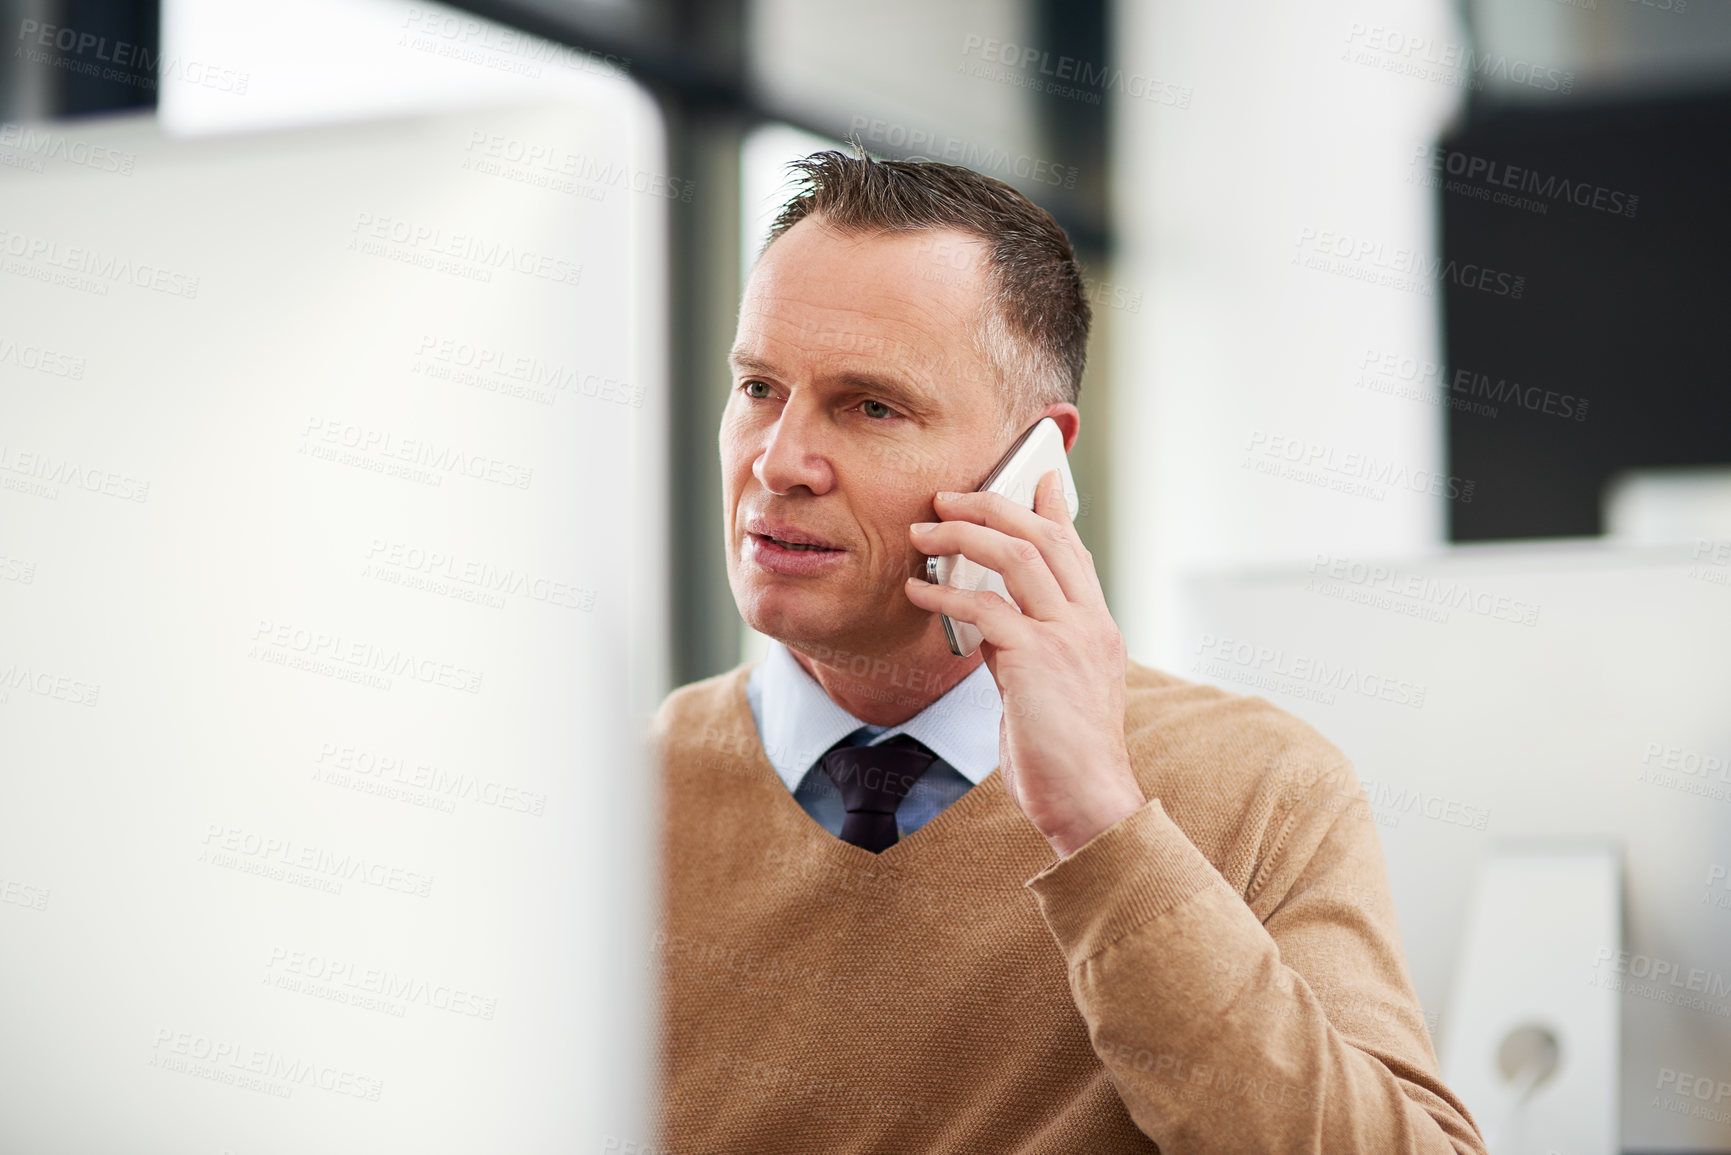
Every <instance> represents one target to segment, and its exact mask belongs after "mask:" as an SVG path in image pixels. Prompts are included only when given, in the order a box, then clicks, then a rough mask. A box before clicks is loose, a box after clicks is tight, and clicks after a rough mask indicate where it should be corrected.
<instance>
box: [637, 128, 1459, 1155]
mask: <svg viewBox="0 0 1731 1155" xmlns="http://www.w3.org/2000/svg"><path fill="white" fill-rule="evenodd" d="M796 168H797V169H798V170H799V172H800V173H801V176H802V184H801V188H800V190H799V192H798V195H797V196H796V197H795V198H794V199H793V200H792V201H790V202H789V203H788V204H787V205H786V207H785V208H784V210H783V212H782V214H781V216H780V218H779V219H778V220H777V222H776V224H775V226H774V229H773V230H772V233H771V239H770V242H769V244H768V245H767V246H766V248H765V251H764V253H763V255H762V257H761V259H760V260H759V261H758V264H757V267H756V268H755V270H754V271H753V273H752V276H751V280H750V283H749V285H748V286H747V289H746V293H745V300H744V303H743V305H742V307H741V310H740V319H739V331H738V339H737V342H736V344H735V346H734V350H733V356H732V362H733V375H732V376H733V380H732V394H731V397H730V399H729V401H728V404H727V409H726V412H725V414H724V416H723V418H722V422H721V436H720V443H721V465H722V472H723V489H724V497H723V516H724V518H725V524H726V539H727V548H728V559H727V564H728V578H729V581H730V582H731V584H732V587H733V595H734V598H735V600H736V601H737V603H738V605H739V610H740V613H741V614H742V615H743V616H744V618H745V620H746V621H747V622H748V623H750V624H751V626H752V627H753V628H755V629H757V630H759V631H760V632H762V633H764V634H767V635H768V636H769V637H770V638H772V639H774V642H773V643H772V645H771V648H770V651H769V655H768V657H767V658H766V660H764V661H763V662H761V663H758V664H754V665H748V666H741V667H739V668H737V669H735V670H732V671H730V672H729V673H726V674H722V675H719V676H717V677H714V678H710V679H707V680H705V681H701V682H697V683H694V684H692V685H689V686H685V687H682V688H680V689H679V690H676V691H675V692H674V693H673V694H671V695H669V697H668V699H667V700H666V702H665V703H663V705H662V708H661V711H660V712H659V714H658V715H657V718H656V734H657V740H658V742H659V743H660V749H661V752H662V782H661V789H662V806H663V820H664V826H663V830H664V835H663V837H664V840H665V841H664V848H663V849H664V857H663V864H664V883H663V886H664V890H663V909H662V929H661V931H660V933H659V934H658V935H657V936H656V942H657V945H658V947H659V948H660V951H659V958H660V966H661V976H662V995H663V1004H662V1015H663V1028H662V1030H663V1036H662V1041H661V1047H662V1049H661V1058H662V1076H663V1079H662V1087H661V1091H662V1098H661V1106H662V1111H663V1115H662V1119H661V1133H660V1137H659V1142H660V1144H661V1146H663V1147H664V1148H665V1149H666V1150H667V1151H668V1152H677V1153H678V1155H688V1153H691V1152H708V1151H733V1152H753V1153H757V1152H782V1151H785V1152H834V1151H907V1152H929V1151H955V1152H994V1153H995V1152H1054V1153H1056V1152H1063V1153H1066V1155H1069V1153H1075V1152H1107V1151H1110V1152H1119V1151H1155V1150H1160V1151H1165V1152H1168V1153H1175V1152H1223V1153H1231V1155H1246V1153H1249V1152H1279V1153H1281V1155H1292V1153H1295V1152H1319V1153H1326V1155H1348V1153H1363V1155H1396V1153H1400V1152H1480V1153H1481V1155H1482V1152H1483V1146H1482V1143H1481V1140H1480V1138H1479V1136H1478V1134H1477V1132H1476V1131H1475V1129H1474V1125H1473V1123H1472V1121H1471V1119H1470V1118H1469V1117H1468V1115H1467V1112H1466V1110H1465V1109H1464V1108H1463V1107H1462V1106H1461V1104H1460V1103H1459V1102H1458V1101H1457V1100H1456V1099H1455V1098H1454V1097H1453V1096H1452V1095H1451V1094H1450V1093H1449V1092H1448V1090H1447V1089H1446V1088H1445V1087H1444V1086H1443V1085H1442V1083H1441V1081H1440V1080H1439V1079H1438V1077H1437V1069H1436V1060H1435V1057H1434V1055H1433V1053H1432V1051H1431V1047H1430V1042H1429V1039H1428V1037H1427V1035H1426V1033H1425V1026H1424V1020H1423V1016H1422V1014H1421V1012H1420V1009H1419V1007H1418V1004H1417V1002H1416V1000H1415V998H1414V996H1413V993H1412V988H1411V983H1410V980H1409V978H1408V976H1407V972H1406V966H1405V962H1404V960H1403V958H1402V954H1401V949H1400V941H1399V934H1398V929H1397V927H1396V924H1395V917H1394V912H1393V909H1392V906H1391V904H1390V901H1389V897H1388V886H1387V881H1386V877H1385V873H1384V869H1383V865H1382V858H1381V852H1380V849H1379V847H1378V843H1377V839H1376V834H1375V828H1374V826H1373V825H1372V824H1371V822H1370V821H1369V820H1368V814H1367V809H1366V807H1365V804H1364V801H1363V797H1362V793H1361V792H1360V788H1359V785H1358V782H1357V779H1356V777H1355V775H1354V773H1353V771H1352V769H1351V768H1350V767H1349V766H1348V765H1347V763H1346V760H1345V759H1344V758H1343V757H1342V755H1341V754H1340V753H1339V751H1337V750H1336V749H1334V747H1332V746H1331V745H1329V744H1328V743H1327V742H1326V741H1324V740H1323V739H1322V738H1321V737H1320V736H1318V735H1317V734H1316V733H1315V732H1314V731H1312V730H1311V729H1309V728H1308V727H1307V726H1305V725H1304V724H1303V723H1302V722H1300V721H1298V720H1297V719H1295V718H1293V717H1291V716H1290V715H1287V714H1285V713H1283V712H1281V711H1280V710H1277V709H1275V708H1274V707H1273V706H1271V705H1269V704H1268V703H1267V702H1265V701H1262V700H1261V699H1258V698H1249V697H1243V696H1240V695H1235V694H1229V693H1225V692H1223V691H1220V690H1217V689H1213V688H1211V687H1205V686H1199V685H1194V684H1191V683H1188V682H1185V681H1183V680H1181V679H1179V678H1175V677H1172V676H1170V675H1167V674H1163V673H1159V672H1157V671H1155V670H1152V669H1148V668H1146V667H1143V666H1140V665H1137V664H1136V663H1134V662H1128V661H1127V660H1126V657H1125V653H1124V644H1123V639H1122V637H1121V635H1120V634H1119V631H1118V629H1117V626H1116V625H1115V624H1114V622H1113V620H1112V616H1111V614H1110V612H1109V611H1108V609H1107V607H1106V603H1105V599H1104V598H1103V596H1102V595H1101V591H1100V584H1099V580H1098V578H1097V577H1096V575H1095V571H1094V565H1093V560H1092V558H1091V556H1090V555H1089V553H1088V551H1087V550H1086V549H1085V548H1083V546H1082V544H1081V542H1080V540H1079V539H1078V537H1077V534H1076V530H1075V527H1074V526H1073V525H1072V524H1071V521H1070V518H1069V516H1068V512H1067V510H1066V508H1065V503H1064V501H1063V498H1062V495H1061V493H1060V492H1058V491H1057V489H1056V484H1055V483H1056V475H1055V474H1048V475H1047V477H1046V478H1045V479H1043V482H1042V485H1041V487H1040V489H1039V491H1038V492H1037V495H1036V498H1035V508H1034V509H1033V510H1028V509H1025V508H1020V507H1018V506H1017V505H1015V504H1014V503H1012V502H1010V501H1008V500H1006V499H1003V498H999V497H995V496H991V495H985V494H977V493H972V492H970V491H972V490H974V489H975V488H976V487H977V486H978V485H979V483H980V482H981V481H982V479H983V478H984V477H985V476H986V475H987V474H988V473H989V472H990V471H991V469H992V467H993V465H994V464H996V462H997V461H998V459H999V458H1000V457H1001V456H1002V455H1003V453H1004V452H1005V450H1006V449H1007V448H1008V447H1009V446H1010V445H1011V444H1012V442H1014V440H1015V438H1016V436H1017V435H1018V434H1019V433H1020V432H1021V431H1022V430H1024V429H1026V428H1028V427H1029V426H1030V425H1032V424H1033V423H1034V422H1036V421H1038V420H1039V419H1040V418H1042V417H1051V418H1052V419H1053V420H1054V421H1055V422H1056V423H1057V425H1058V426H1059V428H1060V429H1061V430H1062V432H1063V435H1064V445H1065V449H1066V450H1068V449H1070V448H1071V447H1072V446H1073V445H1074V444H1075V441H1076V437H1077V433H1078V430H1079V428H1080V417H1079V414H1078V411H1077V408H1076V405H1075V400H1076V395H1077V390H1078V387H1079V385H1080V382H1081V377H1082V367H1083V356H1084V349H1085V345H1086V341H1087V334H1088V324H1089V309H1088V304H1087V301H1086V298H1085V296H1084V292H1083V285H1082V280H1081V275H1080V272H1079V270H1078V268H1077V266H1076V262H1075V259H1074V256H1073V253H1072V251H1071V248H1070V244H1069V242H1068V239H1067V238H1066V237H1065V236H1064V233H1063V231H1062V230H1061V229H1060V228H1059V227H1058V225H1057V224H1056V222H1054V221H1053V220H1052V218H1051V217H1050V216H1049V215H1047V214H1046V213H1045V212H1043V211H1041V210H1040V209H1038V208H1037V207H1035V206H1034V205H1032V204H1031V203H1029V202H1028V201H1027V200H1026V199H1024V198H1023V197H1022V196H1020V195H1019V194H1018V193H1016V192H1015V191H1014V190H1012V189H1010V188H1009V187H1007V186H1005V185H1003V184H1001V183H999V182H997V181H994V180H991V179H989V178H986V177H982V176H979V175H977V174H975V173H972V172H969V171H967V170H965V169H960V168H955V167H952V166H949V165H943V164H934V163H917V162H893V163H892V162H877V161H873V160H870V159H869V158H864V157H859V158H850V157H848V156H845V155H843V154H841V153H836V152H828V153H819V154H817V155H815V156H811V157H808V158H806V159H805V160H804V161H801V162H799V164H798V165H797V166H796ZM955 553H960V554H964V555H966V556H968V557H969V558H972V559H973V560H975V561H977V562H979V563H981V564H982V565H985V566H987V567H989V568H991V569H994V570H997V571H998V572H999V573H1001V574H1002V575H1003V577H1004V580H1005V584H1006V585H1007V587H1008V588H1009V591H1010V594H1011V596H1012V597H1013V598H1014V599H1015V603H1016V604H1015V605H1011V604H1010V603H1008V602H1006V601H1004V600H1003V599H1001V598H998V597H996V596H995V595H981V596H974V595H971V594H966V593H961V592H958V591H955V590H951V589H948V588H946V587H941V586H935V585H928V584H927V583H925V582H924V581H923V580H921V578H920V577H919V576H916V575H923V573H924V569H925V560H926V557H927V556H928V555H941V554H955ZM1018 607H1019V609H1018ZM939 612H941V613H944V614H947V615H949V616H950V617H951V618H952V619H955V620H958V621H964V622H971V623H973V624H974V625H976V626H977V627H978V628H979V629H980V631H981V632H982V634H983V635H984V637H985V643H984V644H983V645H982V646H981V647H980V649H979V651H978V652H977V653H976V654H974V655H973V656H972V657H969V658H958V657H955V656H953V655H952V654H951V653H950V651H949V648H948V646H947V643H946V640H945V636H944V633H943V630H942V628H941V623H940V622H939V619H938V616H937V615H938V613H939Z"/></svg>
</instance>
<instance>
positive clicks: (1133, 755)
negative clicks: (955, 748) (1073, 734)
mask: <svg viewBox="0 0 1731 1155" xmlns="http://www.w3.org/2000/svg"><path fill="white" fill-rule="evenodd" d="M749 673H750V669H749V667H744V666H742V667H740V668H738V669H735V670H732V671H730V672H728V673H726V674H722V675H718V676H717V677H714V678H709V679H707V680H705V681H701V682H695V683H693V684H691V685H689V686H684V687H682V688H680V689H678V690H676V691H674V692H673V693H672V694H670V695H669V696H668V698H667V700H666V701H665V702H664V703H663V704H662V707H661V710H660V711H659V712H658V714H657V715H656V719H655V734H656V740H657V742H658V743H659V748H660V750H661V751H662V759H661V764H662V776H661V779H660V787H661V799H660V802H661V807H662V817H663V828H662V838H663V860H662V861H663V883H662V888H663V892H662V903H663V906H662V910H661V922H660V930H659V932H658V933H657V935H656V939H655V942H656V946H657V948H658V953H657V957H658V959H659V965H660V975H661V995H662V1026H661V1050H660V1060H661V1087H660V1106H661V1112H662V1113H661V1117H660V1124H659V1135H658V1139H657V1146H658V1147H660V1148H661V1149H662V1150H663V1151H664V1152H665V1153H666V1155H697V1153H700V1152H712V1151H723V1152H749V1153H753V1155H759V1153H765V1152H790V1153H791V1152H800V1153H809V1152H866V1151H874V1152H988V1153H997V1152H1029V1153H1032V1152H1052V1153H1054V1155H1056V1153H1064V1155H1075V1153H1079V1152H1120V1151H1162V1152H1166V1153H1167V1155H1181V1153H1184V1152H1221V1153H1222V1155H1228V1153H1229V1155H1250V1153H1254V1152H1278V1153H1280V1155H1297V1153H1299V1152H1317V1153H1320V1155H1352V1153H1363V1155H1399V1153H1402V1152H1420V1151H1423V1152H1478V1153H1479V1155H1483V1150H1484V1149H1483V1146H1482V1143H1481V1141H1480V1139H1479V1136H1478V1134H1477V1132H1476V1131H1475V1129H1474V1126H1473V1124H1472V1122H1471V1120H1470V1118H1469V1117H1468V1115H1467V1112H1466V1110H1465V1108H1464V1107H1463V1106H1462V1105H1461V1104H1460V1102H1459V1101H1458V1100H1456V1099H1455V1098H1454V1096H1453V1095H1452V1094H1450V1093H1449V1091H1448V1090H1447V1089H1446V1088H1445V1087H1444V1086H1443V1085H1442V1083H1441V1081H1440V1080H1439V1079H1438V1077H1437V1066H1436V1059H1435V1056H1434V1055H1433V1053H1432V1051H1431V1046H1430V1041H1429V1038H1428V1036H1427V1035H1426V1033H1425V1027H1424V1020H1423V1017H1422V1014H1421V1012H1420V1009H1419V1006H1418V1003H1417V1001H1416V999H1415V998H1414V996H1413V993H1412V986H1411V982H1410V980H1409V978H1408V976H1407V971H1406V964H1405V961H1404V959H1403V957H1402V953H1401V947H1400V937H1399V932H1398V928H1397V927H1396V924H1395V916H1394V909H1393V907H1392V905H1391V903H1390V900H1389V896H1388V882H1387V878H1386V875H1385V872H1384V869H1383V863H1382V854H1381V850H1380V848H1379V845H1378V842H1377V836H1376V827H1375V825H1374V824H1373V822H1372V821H1371V818H1370V814H1369V809H1368V805H1367V804H1366V802H1365V801H1364V798H1363V794H1362V791H1361V789H1360V787H1359V784H1358V780H1357V778H1356V776H1355V775H1354V773H1353V771H1352V769H1351V768H1350V767H1349V766H1348V764H1347V762H1346V760H1345V759H1344V757H1343V756H1342V755H1341V754H1340V752H1339V751H1338V750H1336V749H1335V748H1334V747H1333V746H1331V745H1330V744H1329V743H1328V742H1326V741H1325V740H1323V739H1322V738H1321V737H1320V736H1319V735H1318V734H1317V733H1316V732H1315V731H1314V730H1312V729H1311V728H1310V727H1308V726H1306V725H1305V724H1304V723H1303V722H1300V721H1299V720H1298V719H1296V718H1294V717H1292V716H1291V715H1289V714H1286V713H1284V712H1282V711H1280V710H1278V709H1276V708H1275V707H1273V706H1271V705H1270V704H1268V703H1267V702H1265V701H1263V700H1261V699H1259V698H1249V697H1243V696H1240V695H1237V694H1229V693H1226V692H1224V691H1221V690H1217V689H1213V688H1211V687H1206V686H1200V685H1195V684H1192V683H1189V682H1186V681H1183V680H1182V679H1179V678H1175V677H1172V676H1170V675H1167V674H1163V673H1159V672H1157V671H1155V670H1151V669H1148V668H1146V667H1143V666H1139V665H1136V664H1134V663H1132V664H1131V666H1130V670H1129V675H1128V678H1127V691H1128V702H1127V706H1126V723H1127V725H1126V731H1127V734H1128V736H1129V750H1130V759H1131V762H1132V764H1133V765H1134V767H1135V770H1136V774H1137V777H1138V778H1139V779H1140V780H1141V783H1142V788H1143V790H1144V791H1145V792H1146V793H1147V796H1148V797H1149V799H1150V800H1151V801H1150V802H1149V803H1148V805H1147V806H1145V807H1143V808H1142V809H1141V810H1139V811H1137V812H1136V813H1135V814H1133V815H1131V816H1130V817H1128V818H1126V819H1124V820H1123V821H1122V822H1120V823H1118V824H1117V825H1116V826H1113V827H1112V828H1110V829H1109V830H1107V831H1105V832H1104V833H1102V834H1100V835H1099V836H1098V837H1096V838H1095V839H1094V840H1093V841H1091V842H1089V843H1088V844H1087V845H1086V846H1084V847H1082V848H1081V849H1079V850H1077V851H1076V852H1075V853H1074V854H1072V855H1071V856H1070V857H1069V858H1066V859H1063V860H1061V861H1056V860H1054V857H1053V853H1052V851H1051V849H1050V848H1049V847H1048V846H1047V844H1046V841H1045V839H1044V838H1042V837H1041V836H1040V834H1039V833H1038V832H1037V831H1036V830H1035V829H1034V827H1033V825H1032V824H1031V823H1030V822H1029V821H1028V820H1027V819H1026V818H1025V817H1023V816H1022V814H1021V812H1020V811H1018V810H1017V809H1016V807H1015V805H1014V804H1013V803H1012V802H1011V801H1010V799H1009V797H1008V795H1006V794H1005V792H1004V786H1003V781H1002V779H1001V778H1000V776H999V775H998V774H997V773H996V772H994V773H992V774H991V775H990V776H988V777H987V778H986V779H985V780H984V781H983V782H981V783H980V784H979V785H978V786H975V787H974V788H972V789H971V790H969V791H968V792H967V793H966V794H964V795H963V796H962V797H961V799H960V800H958V801H957V802H955V803H953V804H952V805H951V806H949V807H948V808H947V809H945V810H944V811H943V812H941V813H940V814H938V816H937V817H936V818H934V819H932V820H931V822H929V823H928V824H927V825H925V826H924V827H922V828H921V829H919V830H917V831H915V832H914V833H912V834H910V835H908V836H907V837H906V838H905V839H903V840H902V841H901V842H899V843H897V844H896V845H895V846H892V847H890V848H889V849H888V850H886V851H885V852H884V853H883V854H881V855H880V854H872V853H871V852H869V851H867V850H863V849H861V848H859V847H856V846H851V845H849V844H848V843H845V842H842V841H841V840H840V839H838V838H835V837H834V836H832V835H830V834H829V833H828V832H826V831H825V830H824V829H823V828H822V827H820V826H819V825H818V824H817V823H815V822H813V821H812V820H811V818H810V817H808V816H807V815H806V813H805V812H804V810H802V809H801V808H800V806H799V804H798V802H796V801H795V800H794V798H793V796H792V795H791V794H790V793H789V792H788V789H787V787H786V786H785V785H784V784H783V783H782V781H781V779H780V778H778V777H777V776H776V773H775V771H774V770H773V769H772V768H771V766H770V764H769V761H768V759H767V758H766V756H765V754H764V750H763V746H762V743H761V742H760V741H759V738H758V734H757V728H756V726H755V724H754V723H753V720H752V716H751V710H750V707H749V705H748V703H747V700H746V694H745V685H746V678H747V676H748V674H749Z"/></svg>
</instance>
